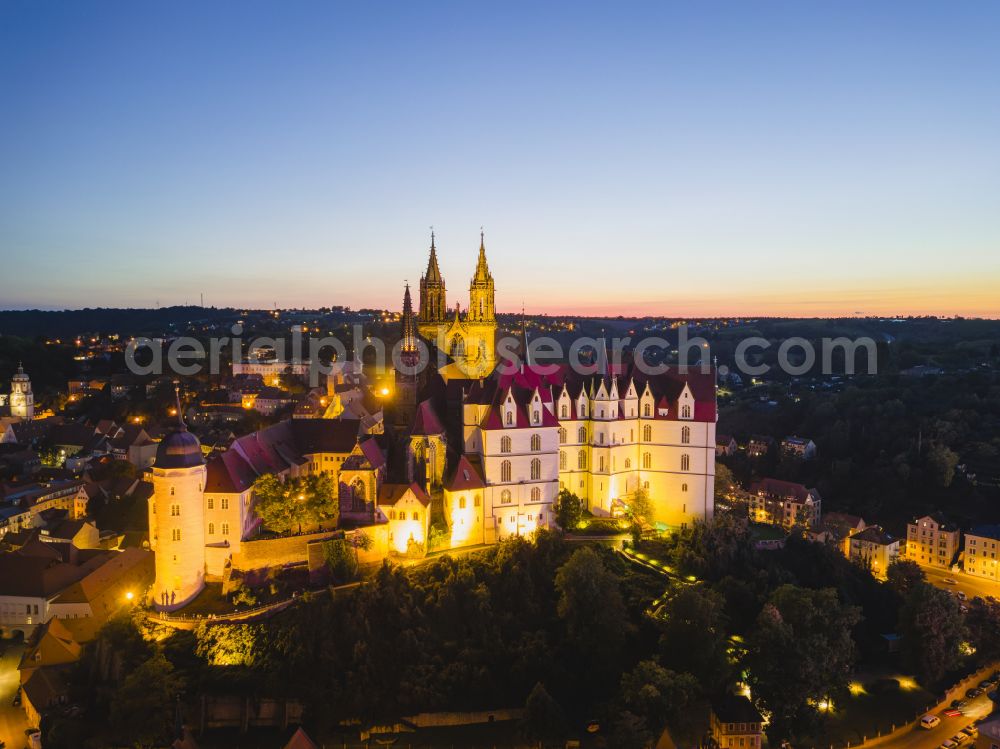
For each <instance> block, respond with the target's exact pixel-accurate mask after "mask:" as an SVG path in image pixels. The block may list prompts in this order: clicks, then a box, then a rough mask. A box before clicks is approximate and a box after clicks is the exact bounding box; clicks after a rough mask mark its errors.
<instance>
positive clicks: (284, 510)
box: [253, 473, 339, 533]
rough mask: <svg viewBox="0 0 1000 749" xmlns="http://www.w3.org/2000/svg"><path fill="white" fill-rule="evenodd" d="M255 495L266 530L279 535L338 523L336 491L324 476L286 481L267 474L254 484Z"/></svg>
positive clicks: (257, 507) (329, 479) (327, 477)
mask: <svg viewBox="0 0 1000 749" xmlns="http://www.w3.org/2000/svg"><path fill="white" fill-rule="evenodd" d="M253 492H254V497H255V498H256V504H255V510H256V512H257V514H258V515H259V516H260V518H261V520H262V521H263V523H264V525H265V526H266V527H267V528H269V529H270V530H272V531H275V532H277V533H287V532H289V531H291V530H294V529H296V528H301V527H302V526H309V525H316V524H319V523H329V524H331V525H335V524H336V523H337V518H338V514H339V513H338V498H337V492H336V487H335V486H334V483H333V479H332V478H330V476H328V475H327V474H325V473H323V474H313V475H311V476H306V477H304V478H303V477H299V478H292V479H286V480H284V481H282V480H281V479H280V478H278V477H277V476H274V475H273V474H265V475H263V476H261V477H260V478H258V479H257V480H256V481H255V482H254V485H253Z"/></svg>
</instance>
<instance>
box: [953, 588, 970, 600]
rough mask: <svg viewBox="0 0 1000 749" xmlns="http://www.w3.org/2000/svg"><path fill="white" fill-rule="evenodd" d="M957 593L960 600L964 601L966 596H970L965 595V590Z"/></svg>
mask: <svg viewBox="0 0 1000 749" xmlns="http://www.w3.org/2000/svg"><path fill="white" fill-rule="evenodd" d="M955 595H957V596H958V600H959V601H964V600H965V599H966V598H968V596H967V595H965V591H964V590H960V591H958V593H956V594H955Z"/></svg>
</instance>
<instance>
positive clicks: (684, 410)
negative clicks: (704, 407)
mask: <svg viewBox="0 0 1000 749" xmlns="http://www.w3.org/2000/svg"><path fill="white" fill-rule="evenodd" d="M681 418H682V419H690V418H691V406H682V407H681Z"/></svg>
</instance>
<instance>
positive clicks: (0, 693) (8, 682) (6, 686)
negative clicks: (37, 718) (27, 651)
mask: <svg viewBox="0 0 1000 749" xmlns="http://www.w3.org/2000/svg"><path fill="white" fill-rule="evenodd" d="M0 649H3V654H2V655H0V741H3V742H5V744H6V749H22V747H24V746H25V745H26V744H27V741H26V737H25V733H24V732H25V730H26V729H27V728H28V721H27V720H26V719H25V717H24V710H23V709H22V708H21V707H14V705H12V704H11V702H12V701H13V699H14V694H15V692H17V688H18V685H19V683H20V680H19V675H18V672H17V664H18V663H19V662H20V660H21V653H22V651H23V650H24V648H23V646H22V644H21V643H20V642H14V641H11V640H0Z"/></svg>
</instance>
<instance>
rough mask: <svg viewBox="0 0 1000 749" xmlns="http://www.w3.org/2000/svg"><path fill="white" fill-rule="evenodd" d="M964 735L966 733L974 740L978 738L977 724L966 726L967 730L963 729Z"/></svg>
mask: <svg viewBox="0 0 1000 749" xmlns="http://www.w3.org/2000/svg"><path fill="white" fill-rule="evenodd" d="M962 733H964V734H965V735H966V736H968V737H969V738H970V739H974V738H976V737H977V736H979V729H978V728H976V726H975V724H973V725H971V726H966V727H965V728H963V729H962Z"/></svg>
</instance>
